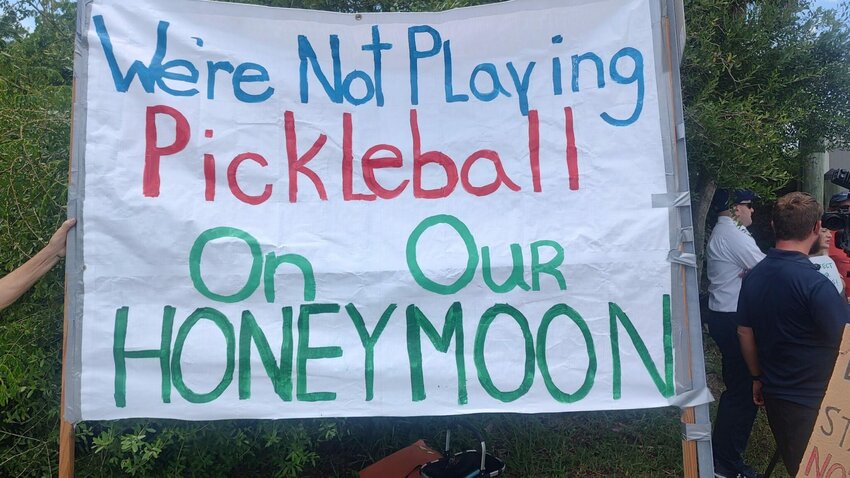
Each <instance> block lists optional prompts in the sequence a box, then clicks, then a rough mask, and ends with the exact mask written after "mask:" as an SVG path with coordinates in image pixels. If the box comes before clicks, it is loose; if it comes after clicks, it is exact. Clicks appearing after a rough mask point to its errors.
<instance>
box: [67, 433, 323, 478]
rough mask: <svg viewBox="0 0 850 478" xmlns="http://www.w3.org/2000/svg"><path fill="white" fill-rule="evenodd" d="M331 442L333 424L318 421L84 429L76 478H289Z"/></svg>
mask: <svg viewBox="0 0 850 478" xmlns="http://www.w3.org/2000/svg"><path fill="white" fill-rule="evenodd" d="M336 436H337V422H334V421H321V420H309V421H293V420H289V421H257V420H250V421H226V422H215V423H187V422H177V421H168V420H159V421H155V422H154V421H141V420H123V421H120V422H104V423H84V424H81V425H80V426H79V427H78V428H77V446H78V450H79V451H78V456H79V457H78V459H77V476H91V477H101V476H117V475H129V476H151V477H187V476H197V477H227V476H268V477H274V478H294V477H299V476H303V473H304V470H305V469H309V468H311V467H314V466H316V464H317V462H318V460H319V454H318V453H317V452H316V449H317V448H318V447H319V446H320V445H321V444H322V443H324V442H326V441H328V440H332V439H334V438H335V437H336Z"/></svg>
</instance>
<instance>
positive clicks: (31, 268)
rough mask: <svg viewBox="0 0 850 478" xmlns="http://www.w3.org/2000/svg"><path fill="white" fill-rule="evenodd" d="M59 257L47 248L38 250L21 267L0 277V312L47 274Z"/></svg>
mask: <svg viewBox="0 0 850 478" xmlns="http://www.w3.org/2000/svg"><path fill="white" fill-rule="evenodd" d="M57 262H59V256H57V255H56V254H55V253H54V252H53V251H51V250H49V249H48V248H47V247H45V248H44V249H42V250H40V251H39V252H38V253H37V254H36V255H34V256H33V257H32V258H31V259H30V260H28V261H27V262H25V263H24V265H22V266H21V267H18V268H17V269H15V270H13V271H12V272H10V273H9V274H8V275H6V276H4V277H0V310H2V309H4V308H6V307H7V306H9V305H10V304H11V303H12V302H14V301H15V300H16V299H17V298H18V297H20V296H21V295H23V294H24V292H26V291H27V290H29V288H30V287H32V285H33V284H35V282H36V281H37V280H38V279H39V278H41V276H43V275H44V274H46V273H47V271H49V270H50V269H51V268H52V267H53V266H55V265H56V263H57Z"/></svg>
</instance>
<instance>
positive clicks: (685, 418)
mask: <svg viewBox="0 0 850 478" xmlns="http://www.w3.org/2000/svg"><path fill="white" fill-rule="evenodd" d="M682 423H686V424H687V423H696V414H695V413H694V408H693V407H687V408H683V409H682ZM682 464H683V465H684V476H685V477H686V478H697V477H698V476H699V460H698V459H697V444H696V442H695V441H693V440H682Z"/></svg>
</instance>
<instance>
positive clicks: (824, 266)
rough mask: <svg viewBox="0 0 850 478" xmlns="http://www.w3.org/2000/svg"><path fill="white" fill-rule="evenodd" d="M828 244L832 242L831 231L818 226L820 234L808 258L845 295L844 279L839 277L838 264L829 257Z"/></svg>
mask: <svg viewBox="0 0 850 478" xmlns="http://www.w3.org/2000/svg"><path fill="white" fill-rule="evenodd" d="M830 244H832V231H830V230H829V229H827V228H825V227H822V228H820V236H818V242H816V243H815V246H814V247H815V249H817V250H816V251H814V252H812V254H809V260H810V261H812V264H815V265H816V266H818V272H820V273H821V274H823V275H824V276H826V278H827V279H829V281H830V282H832V285H834V286H835V288H836V289H838V292H840V293H841V296H842V297H846V296H845V295H844V281H843V280H842V279H841V274H839V273H838V266H836V265H835V261H833V260H832V258H831V257H829V246H830Z"/></svg>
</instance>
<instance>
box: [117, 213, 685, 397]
mask: <svg viewBox="0 0 850 478" xmlns="http://www.w3.org/2000/svg"><path fill="white" fill-rule="evenodd" d="M438 224H442V225H448V226H450V227H451V228H453V229H454V230H455V232H456V233H458V235H459V236H460V238H461V240H462V241H463V244H464V247H465V248H466V251H467V254H468V260H467V266H466V270H465V271H464V272H463V274H461V276H460V277H458V278H457V279H456V280H455V282H454V283H452V284H440V283H437V282H436V281H434V280H433V279H431V278H428V277H427V276H426V275H425V273H424V271H423V270H422V268H421V267H420V265H419V261H418V258H417V256H416V249H417V244H418V242H419V240H420V238H421V237H422V235H423V233H424V232H426V231H427V230H428V229H429V228H431V227H432V226H435V225H438ZM221 238H228V239H237V240H242V241H244V242H245V243H246V245H248V246H249V248H250V249H251V254H252V257H253V263H252V267H251V272H250V274H249V277H248V279H247V280H246V283H245V286H244V287H243V288H242V289H241V290H240V291H238V292H236V293H234V294H232V295H223V294H217V293H215V292H213V291H211V290H210V289H209V287H208V286H207V285H206V283H205V282H204V279H203V275H202V272H201V268H200V264H201V262H202V261H201V257H202V256H203V254H204V251H205V249H206V247H207V246H208V245H209V243H210V242H211V241H213V240H216V239H221ZM543 247H547V248H551V249H554V250H555V256H554V257H553V258H552V259H550V260H549V261H547V262H545V263H541V262H540V252H539V250H540V249H541V248H543ZM406 249H407V262H408V268H409V270H410V273H411V276H412V277H413V278H414V279H415V281H416V283H417V284H418V285H419V286H420V287H422V288H423V289H426V290H429V291H431V292H434V293H437V294H442V295H451V294H455V293H457V292H458V291H460V290H461V289H463V288H464V287H466V286H467V285H468V284H469V283H470V282H471V280H472V279H473V277H474V275H475V273H476V269H477V268H478V265H479V257H481V256H483V261H482V272H483V275H484V280H485V283H487V285H488V287H490V288H491V289H492V290H493V291H494V292H497V293H504V292H508V291H510V290H512V289H514V288H516V287H519V288H521V289H524V290H535V291H536V290H540V275H542V274H547V275H549V276H551V277H552V278H554V279H555V281H556V282H557V283H558V287H559V289H560V290H565V289H566V284H565V281H564V278H563V276H562V274H561V273H560V272H559V271H558V270H557V267H558V266H559V265H560V264H561V262H562V261H563V249H562V248H561V246H560V245H559V244H557V243H556V242H554V241H537V242H534V243H532V244H531V246H530V249H531V256H532V261H531V262H532V263H531V273H532V281H531V282H532V284H531V286H529V285H528V284H527V283H526V282H525V279H524V278H523V265H522V253H521V252H520V251H519V249H520V247H519V245H516V244H512V245H511V250H512V256H513V260H514V262H515V264H514V267H513V272H512V273H511V276H510V277H509V278H508V279H507V280H506V281H505V282H504V283H502V284H496V283H495V282H494V281H493V279H492V271H490V270H489V269H490V264H489V258H488V248H487V247H482V248H481V256H479V254H478V246H477V245H476V243H475V240H474V238H473V237H472V234H471V233H470V231H469V229H468V228H467V227H466V226H465V225H464V224H463V223H462V222H461V221H460V220H458V219H457V218H455V217H454V216H449V215H439V216H432V217H429V218H427V219H425V220H424V221H422V222H421V223H420V224H419V226H417V228H416V229H415V230H414V231H413V233H412V234H411V236H410V237H409V238H408V242H407V248H406ZM517 259H519V264H517V263H516V261H517ZM189 264H190V275H191V278H192V283H193V284H194V286H195V288H196V290H197V291H198V292H200V293H201V294H202V295H204V296H205V297H207V298H209V299H211V300H214V301H217V302H223V303H235V302H241V301H243V300H245V299H247V298H248V297H249V296H251V295H252V294H253V293H254V292H255V291H256V290H257V289H258V288H259V287H260V283H261V279H262V282H263V286H264V287H263V288H264V292H265V298H266V300H267V301H268V302H269V303H273V302H274V301H275V296H274V290H275V286H274V279H275V272H276V269H277V267H278V266H280V265H282V264H288V265H290V266H293V267H296V268H298V269H300V272H301V273H302V274H303V279H304V301H305V302H308V303H305V304H303V305H301V306H300V307H299V308H298V310H297V320H296V319H295V315H296V310H295V308H294V307H291V306H284V307H282V308H281V309H280V330H281V331H282V337H283V339H282V342H281V346H280V350H279V352H278V354H277V356H275V354H274V353H273V352H272V349H271V347H270V345H269V342H268V340H267V338H266V333H265V332H264V331H263V330H262V329H261V328H260V327H259V325H258V323H257V321H256V318H255V316H254V313H252V312H251V311H250V310H243V311H242V314H241V318H240V319H241V320H239V323H238V324H239V333H238V335H237V333H236V330H235V329H236V326H235V322H234V321H232V320H231V318H229V317H227V316H226V315H224V314H223V313H222V312H220V311H219V310H216V309H215V308H213V307H200V308H197V309H195V310H194V311H192V312H191V313H189V314H188V316H187V318H186V319H185V320H184V321H183V323H182V324H181V325H180V327H179V329H178V330H177V334H176V337H174V320H175V317H176V315H177V313H178V310H177V309H176V308H175V307H173V306H169V305H166V306H164V307H163V314H162V328H161V337H160V338H161V342H160V347H159V348H157V349H148V350H127V348H126V346H125V344H126V339H127V330H128V325H129V322H130V312H131V311H130V307H129V306H124V307H120V308H118V309H117V311H116V314H115V329H114V343H113V359H114V362H115V384H114V385H115V391H114V397H115V405H116V406H117V407H125V406H126V403H127V397H126V395H127V393H126V389H127V380H128V377H127V365H126V363H127V360H130V359H132V360H138V359H149V360H157V361H158V362H159V365H160V373H161V396H162V401H163V403H170V401H171V392H172V388H174V389H176V390H177V392H178V393H179V394H180V396H181V397H183V398H184V399H185V400H186V401H188V402H191V403H206V402H211V401H213V400H215V399H216V398H218V397H219V396H221V394H222V393H224V391H225V390H227V389H228V388H230V386H231V385H232V384H233V381H234V375H236V377H237V380H236V381H237V388H238V394H239V398H240V399H242V400H247V399H249V398H250V397H251V380H252V375H251V366H252V363H251V355H252V350H255V351H256V353H257V354H258V355H259V357H260V362H261V363H262V366H263V369H264V370H265V373H266V376H267V377H268V379H269V380H270V381H271V384H272V385H273V388H274V391H275V392H276V393H277V395H278V396H279V397H280V399H281V400H282V401H284V402H289V401H292V400H293V399H295V400H298V401H322V400H327V401H331V400H335V399H336V393H335V392H334V391H315V390H313V391H311V390H310V389H309V388H308V375H307V363H308V362H309V361H311V360H322V359H332V358H339V357H342V356H343V355H344V351H343V349H342V347H339V346H323V347H312V346H310V334H311V330H312V327H313V326H314V324H315V323H316V322H318V321H321V320H322V317H321V316H323V315H324V316H325V317H327V314H341V313H343V312H342V311H343V309H344V311H345V312H344V313H345V314H346V315H347V316H348V318H349V319H350V320H351V325H352V330H351V333H352V334H354V333H356V334H357V336H358V337H359V340H360V344H361V346H362V347H363V352H364V355H365V363H364V368H363V369H364V376H363V380H364V385H365V390H366V393H365V397H364V399H365V400H366V401H370V400H372V399H373V397H374V387H373V384H374V374H375V366H374V363H375V345H376V344H377V343H378V341H379V340H381V335H382V333H383V331H384V329H385V328H386V326H387V324H388V323H389V321H390V320H405V321H406V335H405V336H406V345H407V358H408V363H409V368H410V386H411V400H412V401H422V400H425V399H426V396H427V387H426V384H425V380H424V375H425V374H424V371H423V364H424V361H423V340H422V334H423V332H424V335H425V337H427V339H428V342H429V343H430V347H433V349H434V350H436V352H439V353H444V354H446V353H449V350H450V349H451V348H452V344H454V355H455V364H456V368H455V373H456V374H457V399H458V403H459V404H460V405H465V404H467V403H468V394H467V379H466V374H467V360H468V358H469V356H470V355H471V358H472V363H473V364H474V369H475V372H476V375H477V377H478V381H479V383H480V384H481V386H482V388H483V389H484V390H485V391H486V392H487V393H488V394H489V395H490V396H491V397H493V398H494V399H496V400H500V401H502V402H511V401H514V400H517V399H518V398H520V397H522V396H523V395H525V394H526V393H527V392H528V391H529V390H530V389H531V386H532V383H533V382H534V380H535V374H536V371H539V373H540V377H541V378H542V379H543V382H544V384H545V385H546V389H547V391H548V392H549V394H550V395H551V397H552V398H553V399H554V400H556V401H558V402H562V403H572V402H576V401H579V400H581V399H583V398H584V397H586V396H587V395H588V393H590V390H591V389H592V388H593V385H594V382H595V379H596V374H597V355H596V343H595V340H599V337H596V338H594V336H593V335H592V334H591V332H590V328H589V327H588V324H587V322H586V321H585V320H584V319H583V318H582V316H581V314H580V313H579V312H578V311H577V310H575V309H573V308H572V307H570V306H569V305H567V304H564V303H558V304H554V305H552V306H551V307H549V309H548V310H547V311H546V312H545V313H544V314H543V316H542V318H541V320H540V322H539V326H538V328H537V331H536V334H534V333H533V332H532V330H531V327H530V325H529V321H528V319H527V318H526V316H525V315H524V314H523V312H522V311H521V310H519V309H518V308H516V307H514V306H512V305H510V304H506V303H502V304H493V305H492V306H491V307H489V308H488V309H487V310H486V311H484V313H483V314H482V315H481V316H480V317H476V318H474V319H473V320H470V317H468V316H467V315H465V313H464V307H463V305H462V304H461V303H460V302H457V301H455V302H453V303H452V304H451V305H450V306H449V307H448V310H447V311H446V314H445V319H444V321H443V325H442V328H440V327H439V326H437V325H435V324H434V323H433V322H432V321H431V320H430V319H429V318H428V317H426V315H425V314H424V313H423V311H422V310H421V309H420V308H419V307H417V306H416V304H409V305H407V306H406V307H405V308H404V312H403V314H402V313H399V314H396V311H397V310H398V308H399V306H398V304H395V303H390V304H388V305H387V306H386V308H385V309H384V312H383V313H382V314H381V316H380V318H379V319H378V322H377V324H376V325H375V327H374V328H373V329H372V330H369V328H368V327H367V326H366V321H365V320H364V318H363V316H362V315H361V313H360V311H359V310H358V308H357V306H356V305H354V304H353V303H348V304H345V305H342V304H335V303H317V302H313V301H315V297H316V281H315V278H314V277H313V269H312V266H311V265H310V263H309V261H308V260H307V259H306V258H305V257H303V256H300V255H297V254H283V255H280V256H278V255H276V254H275V253H274V252H270V253H268V254H266V256H265V259H264V257H263V255H262V250H261V248H260V244H259V243H258V242H257V240H256V239H255V238H254V237H253V236H251V235H250V234H248V233H246V232H244V231H241V230H238V229H234V228H225V227H221V228H214V229H210V230H208V231H206V232H204V233H203V234H201V235H200V236H199V237H198V239H197V240H196V241H195V244H194V245H193V247H192V249H191V251H190V254H189ZM488 276H489V279H488ZM608 309H609V319H610V320H609V326H610V328H609V335H608V339H609V340H610V345H611V351H612V355H613V356H612V359H613V360H612V363H613V380H612V391H611V392H612V397H613V398H614V399H619V398H620V397H621V394H622V392H621V388H622V386H621V380H622V369H621V353H620V339H619V336H620V330H621V329H622V330H625V332H626V334H627V335H628V338H629V340H630V341H631V344H632V347H633V348H634V350H635V351H636V352H637V354H638V355H639V356H640V358H641V360H642V362H643V365H644V367H645V368H646V370H647V372H648V374H649V376H650V378H651V379H652V381H653V382H654V384H655V386H656V387H657V389H658V391H659V393H660V394H661V395H662V396H664V397H670V396H672V395H673V391H674V390H673V343H672V326H671V317H670V296H669V295H663V296H662V311H663V318H662V323H663V332H662V335H663V336H662V337H660V339H661V342H662V344H663V350H664V364H663V372H659V367H657V366H656V364H655V363H654V362H653V359H652V357H651V356H650V353H649V350H648V347H647V346H646V342H645V340H644V338H643V337H641V335H640V334H639V333H638V331H637V329H636V328H635V326H634V325H633V323H632V321H631V320H630V319H629V317H628V315H627V314H626V313H625V312H624V311H623V310H622V308H621V307H620V306H619V305H617V304H616V303H613V302H610V303H609V304H608ZM400 315H403V316H404V317H403V318H400V317H399V316H400ZM497 319H499V320H512V321H514V322H515V323H516V324H517V325H518V326H519V329H520V330H521V332H522V334H521V335H522V336H521V337H517V344H516V345H517V346H518V347H519V348H520V349H524V351H525V360H524V364H523V366H522V367H521V370H518V372H519V373H518V375H519V376H518V377H517V379H518V382H519V386H517V387H516V388H515V389H512V390H504V389H501V388H499V387H498V386H497V385H496V384H495V382H494V381H493V379H492V377H491V374H490V369H489V368H488V364H487V360H486V357H485V354H484V350H485V345H486V342H487V336H488V331H489V329H490V327H491V325H492V324H493V323H494V321H496V320H497ZM556 320H561V321H564V320H565V321H569V322H571V323H572V325H574V326H575V327H576V328H577V329H578V331H579V332H580V333H581V338H582V339H583V343H584V349H583V351H581V350H580V351H578V352H577V353H579V354H581V353H582V352H584V353H586V355H587V369H586V372H585V377H584V380H583V382H582V383H581V384H572V385H571V386H567V385H565V384H563V383H561V384H556V381H555V380H553V377H552V375H551V374H550V371H549V370H550V361H549V360H550V359H549V357H548V356H547V343H548V341H549V328H550V326H551V324H552V323H553V322H554V321H556ZM202 321H204V322H206V323H208V325H212V326H214V327H215V328H216V329H217V330H218V331H219V332H220V333H221V335H222V337H223V339H224V343H225V344H226V346H225V349H224V350H223V351H219V353H221V352H223V354H224V359H225V360H223V361H222V362H221V364H222V367H223V371H222V377H221V380H220V381H219V383H218V384H217V385H216V386H215V387H214V388H213V389H212V390H209V391H197V390H193V389H192V388H190V387H189V386H188V385H187V383H186V380H185V379H184V374H183V369H182V357H183V349H184V346H185V343H186V340H187V338H188V337H189V334H190V333H191V332H192V330H193V329H194V328H195V326H196V325H197V324H199V323H201V322H202ZM471 325H472V326H473V327H474V332H473V334H474V339H473V341H472V353H471V354H469V353H467V352H466V350H465V347H466V345H467V341H466V340H465V336H466V334H468V333H469V332H470V330H469V327H470V326H471ZM207 328H209V327H207ZM295 330H297V340H296V338H295V337H296V336H295ZM579 343H581V341H579ZM627 353H628V352H627ZM293 364H294V370H293ZM662 373H663V376H662ZM293 384H294V385H293ZM564 387H567V388H568V389H565V388H564ZM293 388H294V394H293Z"/></svg>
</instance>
